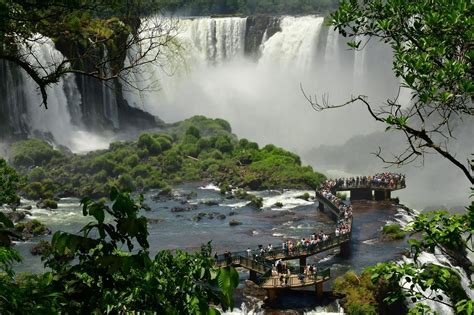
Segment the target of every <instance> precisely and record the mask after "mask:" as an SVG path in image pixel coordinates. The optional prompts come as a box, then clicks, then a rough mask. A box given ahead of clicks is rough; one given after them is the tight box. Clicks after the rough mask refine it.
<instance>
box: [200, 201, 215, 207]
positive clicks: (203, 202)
mask: <svg viewBox="0 0 474 315" xmlns="http://www.w3.org/2000/svg"><path fill="white" fill-rule="evenodd" d="M201 204H203V205H206V206H218V205H219V200H206V201H202V202H201Z"/></svg>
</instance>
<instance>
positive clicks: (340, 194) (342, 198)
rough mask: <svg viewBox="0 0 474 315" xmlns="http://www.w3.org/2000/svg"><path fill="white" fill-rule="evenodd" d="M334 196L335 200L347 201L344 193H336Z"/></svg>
mask: <svg viewBox="0 0 474 315" xmlns="http://www.w3.org/2000/svg"><path fill="white" fill-rule="evenodd" d="M336 196H337V198H339V199H341V200H347V193H344V192H340V191H338V192H336Z"/></svg>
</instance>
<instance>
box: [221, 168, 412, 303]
mask: <svg viewBox="0 0 474 315" xmlns="http://www.w3.org/2000/svg"><path fill="white" fill-rule="evenodd" d="M383 174H384V176H387V174H391V173H383ZM395 175H397V179H398V178H400V175H399V174H395ZM377 176H379V174H377V175H375V176H374V177H372V176H369V177H361V179H362V183H359V179H357V181H355V182H357V184H356V183H353V182H352V181H353V179H352V178H351V179H337V180H328V181H326V182H325V183H324V184H323V185H322V186H321V188H320V189H319V190H316V194H315V199H316V200H317V201H318V209H319V210H320V211H323V212H325V213H327V214H328V215H330V216H331V217H332V218H333V220H334V221H335V222H336V224H337V225H336V229H335V232H332V233H328V234H325V233H321V234H322V237H321V238H320V237H319V236H318V237H317V238H316V237H314V238H313V237H312V238H311V240H312V241H311V243H308V242H307V243H305V244H302V243H300V242H299V241H298V242H297V245H296V246H292V247H289V246H288V243H290V242H285V244H286V245H285V246H284V244H281V245H276V246H269V247H268V249H267V250H265V249H263V247H261V246H259V249H254V250H251V249H248V250H246V251H237V252H226V253H225V254H222V255H216V257H215V258H216V260H215V265H216V267H221V268H223V267H227V266H233V267H241V268H245V269H247V270H249V273H250V276H249V279H250V280H251V281H253V282H254V283H255V284H257V285H258V286H259V287H260V288H262V289H266V290H267V292H268V298H269V299H275V298H276V296H277V292H278V290H279V289H288V288H301V287H307V286H315V292H316V296H317V297H318V298H320V297H322V294H323V283H324V282H325V281H328V280H329V279H330V276H331V271H330V268H327V269H324V270H319V269H318V268H316V269H310V270H311V272H309V271H308V268H307V267H308V266H307V264H306V259H307V257H310V256H313V255H316V254H319V253H322V252H325V251H327V250H331V249H334V248H339V249H340V251H339V255H341V256H348V255H349V254H350V251H351V240H352V223H353V220H352V207H351V206H350V205H348V204H346V203H344V202H342V200H340V199H339V198H338V197H337V196H336V192H337V191H347V190H349V191H350V192H351V200H359V199H370V200H372V197H373V195H374V196H375V200H387V199H390V192H391V191H393V190H398V189H403V188H405V179H404V176H403V177H401V178H402V180H401V181H398V180H397V181H396V182H393V181H391V182H389V183H387V184H386V183H383V182H380V183H378V182H372V178H377ZM367 179H371V181H368V180H367ZM315 235H316V234H313V236H315ZM280 260H281V261H287V260H299V266H287V265H286V264H285V271H284V272H281V270H280V272H278V271H277V270H276V265H277V263H278V262H279V263H281V262H280Z"/></svg>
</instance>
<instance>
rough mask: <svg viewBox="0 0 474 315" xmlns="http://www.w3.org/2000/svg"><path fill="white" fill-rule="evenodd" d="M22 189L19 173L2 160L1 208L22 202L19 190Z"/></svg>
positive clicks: (0, 172) (0, 171) (0, 177)
mask: <svg viewBox="0 0 474 315" xmlns="http://www.w3.org/2000/svg"><path fill="white" fill-rule="evenodd" d="M19 187H20V177H19V176H18V174H17V172H16V171H15V170H14V169H13V168H11V167H10V166H8V165H7V162H6V161H5V160H4V159H2V158H0V206H1V205H3V204H14V203H17V202H19V201H20V197H19V196H18V195H17V190H18V188H19Z"/></svg>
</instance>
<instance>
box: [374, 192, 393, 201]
mask: <svg viewBox="0 0 474 315" xmlns="http://www.w3.org/2000/svg"><path fill="white" fill-rule="evenodd" d="M374 197H375V200H376V201H384V200H390V198H391V197H392V194H391V191H390V190H386V189H384V190H375V191H374Z"/></svg>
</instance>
